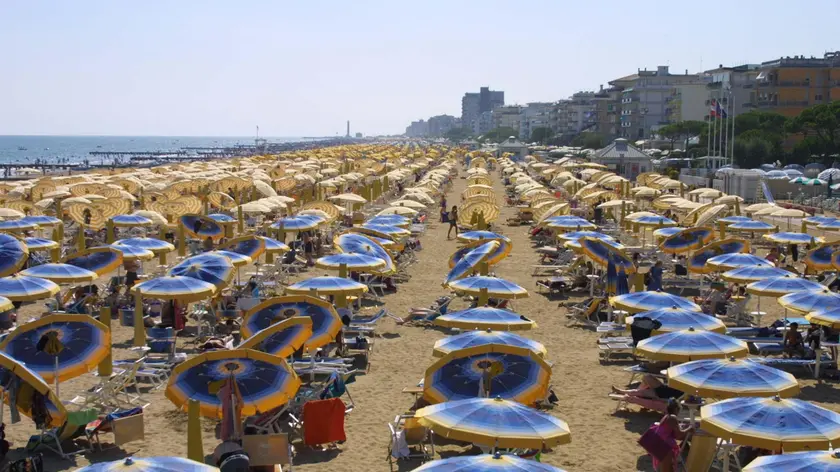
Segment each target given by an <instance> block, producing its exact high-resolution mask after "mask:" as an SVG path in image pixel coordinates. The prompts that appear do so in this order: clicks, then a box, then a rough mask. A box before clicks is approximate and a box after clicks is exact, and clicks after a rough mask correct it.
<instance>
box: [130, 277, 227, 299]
mask: <svg viewBox="0 0 840 472" xmlns="http://www.w3.org/2000/svg"><path fill="white" fill-rule="evenodd" d="M131 292H132V293H134V294H139V295H141V296H143V297H146V298H158V299H161V300H178V301H181V302H185V303H189V302H197V301H199V300H204V299H205V298H209V297H212V296H213V295H215V294H216V286H215V285H213V284H211V283H209V282H204V281H202V280H198V279H194V278H192V277H185V276H174V275H167V276H163V277H157V278H154V279H149V280H144V281H143V282H140V283H139V284H136V285H134V286H133V287H131Z"/></svg>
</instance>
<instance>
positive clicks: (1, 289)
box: [0, 274, 60, 302]
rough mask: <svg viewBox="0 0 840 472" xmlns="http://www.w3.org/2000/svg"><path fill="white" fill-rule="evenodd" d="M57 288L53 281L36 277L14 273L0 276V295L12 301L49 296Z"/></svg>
mask: <svg viewBox="0 0 840 472" xmlns="http://www.w3.org/2000/svg"><path fill="white" fill-rule="evenodd" d="M59 290H60V288H59V286H58V285H57V284H56V283H55V282H52V281H50V280H46V279H41V278H38V277H26V276H23V275H20V274H15V275H12V276H9V277H2V278H0V296H3V297H6V298H8V299H9V300H12V301H14V302H31V301H34V300H41V299H44V298H49V297H51V296H53V295H55V294H56V293H58V292H59Z"/></svg>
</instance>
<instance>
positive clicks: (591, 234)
mask: <svg viewBox="0 0 840 472" xmlns="http://www.w3.org/2000/svg"><path fill="white" fill-rule="evenodd" d="M557 237H558V238H560V239H564V240H566V241H577V240H578V239H581V238H593V239H605V240H608V241H614V240H615V238H614V237H612V236H610V235H608V234H604V233H599V232H598V231H572V232H571V233H562V234H558V235H557Z"/></svg>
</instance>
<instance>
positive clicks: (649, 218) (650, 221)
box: [633, 215, 677, 227]
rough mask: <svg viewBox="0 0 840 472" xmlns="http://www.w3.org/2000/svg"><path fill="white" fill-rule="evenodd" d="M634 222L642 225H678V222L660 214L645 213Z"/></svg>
mask: <svg viewBox="0 0 840 472" xmlns="http://www.w3.org/2000/svg"><path fill="white" fill-rule="evenodd" d="M633 223H635V224H639V225H642V226H659V227H662V226H677V222H676V221H674V220H672V219H670V218H665V217H664V216H659V215H644V216H641V217H639V218H636V219H634V220H633Z"/></svg>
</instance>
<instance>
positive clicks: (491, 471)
mask: <svg viewBox="0 0 840 472" xmlns="http://www.w3.org/2000/svg"><path fill="white" fill-rule="evenodd" d="M465 471H473V472H525V471H528V472H563V469H558V468H557V467H554V466H553V465H548V464H542V463H540V462H536V461H533V460H527V459H521V458H519V457H518V456H514V455H509V454H505V455H502V454H499V453H496V454H492V455H491V454H482V455H478V456H455V457H450V458H448V459H440V460H436V461H431V462H426V463H425V464H423V465H421V466H420V467H418V468H417V469H414V472H465Z"/></svg>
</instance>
